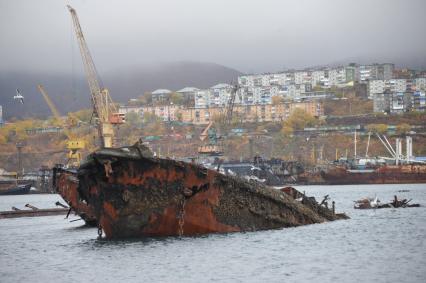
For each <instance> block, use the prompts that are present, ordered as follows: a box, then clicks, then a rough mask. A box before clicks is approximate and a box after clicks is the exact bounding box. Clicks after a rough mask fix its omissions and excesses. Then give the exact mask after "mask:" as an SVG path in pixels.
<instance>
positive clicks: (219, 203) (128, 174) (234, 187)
mask: <svg viewBox="0 0 426 283" xmlns="http://www.w3.org/2000/svg"><path fill="white" fill-rule="evenodd" d="M54 179H55V182H54V183H55V187H56V190H57V191H58V192H59V193H60V194H61V195H62V197H63V198H64V199H66V200H67V202H68V203H69V204H70V205H71V206H72V207H73V208H74V209H75V210H76V211H77V212H81V211H79V209H81V208H82V207H83V208H84V209H85V213H87V210H86V209H88V210H89V211H91V212H92V213H93V216H94V217H95V218H96V220H97V222H98V225H99V228H100V232H103V233H105V236H106V238H126V237H145V236H179V235H187V236H190V235H200V234H207V233H227V232H239V231H256V230H266V229H277V228H284V227H294V226H300V225H306V224H313V223H321V222H325V221H333V220H336V219H340V218H346V216H345V215H339V214H335V213H334V211H333V210H331V209H328V208H326V207H324V206H321V205H319V204H318V203H316V202H315V201H312V200H311V199H310V198H304V199H305V200H304V201H303V200H302V201H297V200H296V199H295V198H293V197H291V196H290V195H288V194H287V193H285V192H284V191H281V190H277V189H273V188H270V187H267V186H265V185H263V184H261V183H258V182H248V181H246V180H244V179H241V178H236V177H233V176H227V175H223V174H221V173H219V172H217V171H215V170H209V169H206V168H205V167H202V166H200V165H197V164H195V163H187V162H182V161H176V160H170V159H162V158H157V157H154V156H153V155H152V153H151V151H150V150H149V149H148V148H146V147H145V146H144V145H142V144H140V143H137V144H135V145H134V146H130V147H122V148H103V149H100V150H97V151H95V152H93V153H92V154H91V155H89V157H88V159H87V161H86V162H85V163H83V164H82V165H81V166H80V168H79V169H78V170H77V171H69V170H65V169H60V168H59V169H57V170H55V175H54ZM76 195H78V200H77V199H76V198H75V199H74V200H77V202H73V201H69V199H67V198H69V196H76ZM78 205H79V206H78ZM85 206H86V207H85Z"/></svg>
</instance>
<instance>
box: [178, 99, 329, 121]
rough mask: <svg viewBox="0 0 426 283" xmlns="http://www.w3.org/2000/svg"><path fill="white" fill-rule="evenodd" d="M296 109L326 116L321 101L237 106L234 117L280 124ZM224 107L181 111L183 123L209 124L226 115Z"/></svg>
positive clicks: (183, 109)
mask: <svg viewBox="0 0 426 283" xmlns="http://www.w3.org/2000/svg"><path fill="white" fill-rule="evenodd" d="M296 108H299V109H303V110H304V111H306V112H307V113H309V114H311V115H313V116H322V115H324V108H323V105H322V103H321V102H319V101H310V102H292V103H280V104H275V105H272V104H263V105H260V104H257V105H235V106H234V111H233V113H234V114H233V115H234V117H236V118H238V119H240V121H242V122H273V121H275V122H279V121H284V120H285V119H287V118H288V117H289V116H290V115H291V113H292V111H293V110H294V109H296ZM224 111H225V110H224V108H223V107H211V108H204V109H197V108H182V109H180V110H179V112H180V113H181V114H180V116H181V117H182V121H183V122H187V123H193V124H208V123H210V121H212V120H214V119H216V117H220V115H223V114H224Z"/></svg>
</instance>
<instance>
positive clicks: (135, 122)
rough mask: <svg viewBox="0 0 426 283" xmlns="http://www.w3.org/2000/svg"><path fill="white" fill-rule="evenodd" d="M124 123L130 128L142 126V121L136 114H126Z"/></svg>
mask: <svg viewBox="0 0 426 283" xmlns="http://www.w3.org/2000/svg"><path fill="white" fill-rule="evenodd" d="M126 123H128V124H129V125H130V126H132V127H138V126H140V125H141V124H142V119H141V117H140V115H139V114H138V113H136V112H129V113H127V114H126Z"/></svg>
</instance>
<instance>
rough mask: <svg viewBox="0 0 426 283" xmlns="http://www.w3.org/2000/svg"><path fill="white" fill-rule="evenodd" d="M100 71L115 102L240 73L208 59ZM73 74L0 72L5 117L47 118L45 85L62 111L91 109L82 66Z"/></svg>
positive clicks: (205, 83) (233, 77) (209, 83)
mask: <svg viewBox="0 0 426 283" xmlns="http://www.w3.org/2000/svg"><path fill="white" fill-rule="evenodd" d="M98 71H99V72H100V76H101V80H102V82H103V83H104V86H105V87H107V88H108V89H109V90H110V93H111V96H112V97H113V99H114V101H116V102H121V103H124V102H127V101H128V100H129V99H130V98H133V97H137V96H139V95H142V94H143V93H144V92H147V91H152V90H155V89H158V88H169V89H181V88H184V87H186V86H188V85H190V86H196V87H199V88H207V87H210V86H212V85H215V84H217V83H219V82H228V83H230V82H232V81H236V80H237V78H238V76H240V75H242V73H241V72H239V71H237V70H235V69H232V68H228V67H225V66H222V65H219V64H214V63H205V62H190V61H182V62H172V63H163V64H158V65H150V66H145V67H144V66H133V67H129V68H126V69H119V70H113V71H109V72H105V73H103V72H102V71H101V70H98ZM76 73H78V75H76V74H74V75H72V74H57V73H46V72H44V73H29V72H24V71H23V72H10V73H6V72H2V73H0V105H2V106H3V118H4V119H10V118H11V117H16V118H24V117H35V116H36V117H43V118H44V117H48V116H51V113H50V110H49V108H48V106H47V105H46V103H45V102H44V100H43V97H42V95H41V94H40V93H39V92H38V90H37V84H43V86H44V87H45V89H46V91H47V92H48V94H49V96H50V97H51V98H52V100H53V102H54V103H55V104H56V106H57V108H58V109H59V111H60V112H61V113H62V114H65V113H67V112H69V111H76V110H79V109H82V108H90V107H91V106H90V100H89V99H90V97H89V88H88V86H87V82H86V78H85V77H84V73H83V69H81V70H78V71H76ZM16 88H19V89H20V90H21V91H22V94H23V96H24V97H25V104H23V105H22V104H20V103H19V104H18V103H16V101H14V100H13V95H14V93H15V89H16Z"/></svg>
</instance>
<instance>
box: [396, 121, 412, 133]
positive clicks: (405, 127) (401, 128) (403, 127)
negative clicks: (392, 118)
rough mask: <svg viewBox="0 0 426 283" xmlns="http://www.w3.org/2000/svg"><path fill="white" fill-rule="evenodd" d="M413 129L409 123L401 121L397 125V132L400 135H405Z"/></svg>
mask: <svg viewBox="0 0 426 283" xmlns="http://www.w3.org/2000/svg"><path fill="white" fill-rule="evenodd" d="M410 130H411V126H410V125H409V124H407V123H401V124H398V125H397V126H396V133H397V134H398V135H403V134H406V133H408V132H409V131H410Z"/></svg>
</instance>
